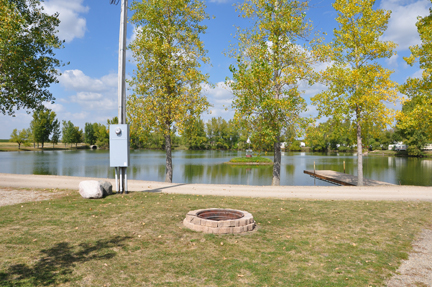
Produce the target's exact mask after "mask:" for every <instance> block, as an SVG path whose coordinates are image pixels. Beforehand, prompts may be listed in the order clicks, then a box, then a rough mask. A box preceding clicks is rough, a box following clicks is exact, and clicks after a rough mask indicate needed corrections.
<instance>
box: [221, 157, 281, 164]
mask: <svg viewBox="0 0 432 287" xmlns="http://www.w3.org/2000/svg"><path fill="white" fill-rule="evenodd" d="M227 163H228V164H242V163H244V164H273V161H272V160H271V159H269V158H266V157H261V156H253V157H235V158H233V159H231V160H230V161H229V162H227Z"/></svg>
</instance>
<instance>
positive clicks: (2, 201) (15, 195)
mask: <svg viewBox="0 0 432 287" xmlns="http://www.w3.org/2000/svg"><path fill="white" fill-rule="evenodd" d="M63 194H65V193H64V192H62V191H41V190H26V189H13V188H0V206H5V205H12V204H18V203H23V202H29V201H41V200H48V199H51V198H57V197H60V196H63Z"/></svg>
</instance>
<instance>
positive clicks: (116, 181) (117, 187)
mask: <svg viewBox="0 0 432 287" xmlns="http://www.w3.org/2000/svg"><path fill="white" fill-rule="evenodd" d="M114 170H115V186H116V191H117V193H119V192H120V190H119V186H118V180H117V167H115V168H114Z"/></svg>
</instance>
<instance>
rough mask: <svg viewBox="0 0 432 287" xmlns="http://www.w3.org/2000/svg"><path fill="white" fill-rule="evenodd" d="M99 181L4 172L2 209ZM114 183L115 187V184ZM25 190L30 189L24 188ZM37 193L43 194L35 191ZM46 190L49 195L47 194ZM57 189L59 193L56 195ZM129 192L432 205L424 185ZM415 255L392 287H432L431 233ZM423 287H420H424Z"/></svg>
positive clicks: (146, 185) (165, 187) (137, 187)
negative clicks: (403, 202)
mask: <svg viewBox="0 0 432 287" xmlns="http://www.w3.org/2000/svg"><path fill="white" fill-rule="evenodd" d="M91 179H95V180H101V179H100V178H88V177H71V176H54V175H20V174H4V173H0V206H2V205H10V204H17V203H21V202H26V201H39V200H46V199H50V198H53V197H58V196H62V195H63V194H64V193H66V191H62V190H65V189H66V190H77V191H78V185H79V183H80V182H81V181H83V180H91ZM102 180H108V181H110V182H111V183H112V184H113V186H114V180H113V179H102ZM23 188H26V189H23ZM33 189H38V190H36V191H35V190H33ZM43 189H46V190H43ZM53 190H54V191H53ZM128 190H129V191H147V192H164V193H176V194H196V195H219V196H245V197H274V198H298V199H324V200H404V201H432V187H419V186H398V185H396V186H367V187H356V186H349V187H348V186H245V185H223V184H176V183H172V184H170V183H164V182H151V181H141V180H129V181H128ZM413 247H414V249H413V252H412V253H410V255H409V258H408V260H406V261H404V262H403V263H402V264H401V266H400V267H399V269H398V271H397V274H395V276H393V277H392V278H391V279H390V280H389V281H388V286H389V287H399V286H432V230H423V232H422V233H421V235H420V236H419V237H418V239H417V240H416V241H415V242H414V243H413ZM419 284H420V285H419Z"/></svg>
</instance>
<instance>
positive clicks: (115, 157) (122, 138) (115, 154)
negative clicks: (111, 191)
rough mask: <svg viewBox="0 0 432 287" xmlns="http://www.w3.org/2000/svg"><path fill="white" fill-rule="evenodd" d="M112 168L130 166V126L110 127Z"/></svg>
mask: <svg viewBox="0 0 432 287" xmlns="http://www.w3.org/2000/svg"><path fill="white" fill-rule="evenodd" d="M109 138H110V167H128V166H129V142H130V141H129V125H110V126H109Z"/></svg>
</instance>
